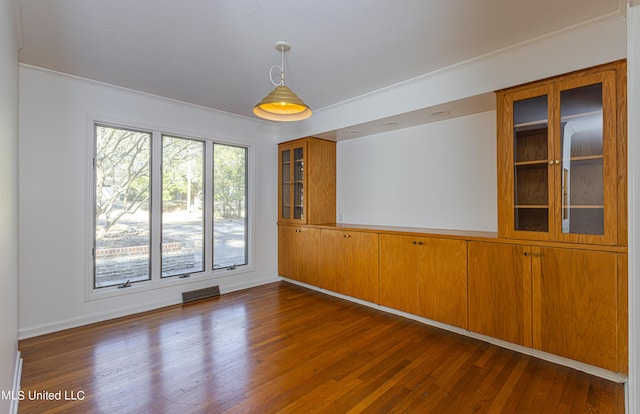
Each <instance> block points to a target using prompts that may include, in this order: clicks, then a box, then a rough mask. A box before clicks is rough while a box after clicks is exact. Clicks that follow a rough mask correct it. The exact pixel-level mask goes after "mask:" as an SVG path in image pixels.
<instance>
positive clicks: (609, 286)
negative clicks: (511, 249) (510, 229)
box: [533, 247, 619, 371]
mask: <svg viewBox="0 0 640 414" xmlns="http://www.w3.org/2000/svg"><path fill="white" fill-rule="evenodd" d="M539 250H540V254H539V256H536V257H534V262H533V332H534V335H533V346H534V348H537V349H540V350H542V351H545V352H550V353H552V354H556V355H561V356H564V357H567V358H571V359H574V360H577V361H582V362H585V363H587V364H591V365H595V366H598V367H602V368H606V369H609V370H612V371H619V364H618V339H619V337H618V324H617V321H618V289H617V275H618V271H617V263H618V258H617V255H616V253H611V252H600V251H588V250H578V249H564V248H550V247H543V248H539Z"/></svg>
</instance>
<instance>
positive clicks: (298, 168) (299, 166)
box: [293, 148, 304, 219]
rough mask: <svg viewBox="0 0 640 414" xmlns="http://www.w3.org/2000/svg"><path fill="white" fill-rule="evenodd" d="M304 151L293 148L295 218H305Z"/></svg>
mask: <svg viewBox="0 0 640 414" xmlns="http://www.w3.org/2000/svg"><path fill="white" fill-rule="evenodd" d="M303 203H304V152H303V149H302V148H295V149H294V150H293V218H294V219H304V208H303Z"/></svg>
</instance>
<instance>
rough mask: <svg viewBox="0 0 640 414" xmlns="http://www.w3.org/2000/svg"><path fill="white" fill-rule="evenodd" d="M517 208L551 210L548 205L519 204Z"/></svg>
mask: <svg viewBox="0 0 640 414" xmlns="http://www.w3.org/2000/svg"><path fill="white" fill-rule="evenodd" d="M516 208H529V209H531V208H536V209H547V208H549V206H548V205H546V204H517V205H516Z"/></svg>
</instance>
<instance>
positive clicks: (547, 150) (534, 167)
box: [499, 87, 555, 240]
mask: <svg viewBox="0 0 640 414" xmlns="http://www.w3.org/2000/svg"><path fill="white" fill-rule="evenodd" d="M552 103H553V100H552V88H551V87H539V88H534V89H527V90H524V91H520V92H515V93H512V94H509V95H506V96H505V104H504V108H506V111H505V114H504V116H505V117H506V119H507V120H508V122H506V125H508V126H507V127H506V130H504V131H503V133H504V135H505V137H504V138H505V139H504V140H503V141H502V144H504V147H503V148H501V152H502V153H503V156H506V157H508V159H507V160H504V161H503V165H508V167H507V169H506V170H505V171H499V174H500V175H501V176H500V177H499V179H504V180H506V184H505V185H504V187H505V188H507V191H506V192H505V194H501V195H500V197H501V205H502V206H506V207H504V208H501V215H503V217H502V218H501V220H500V222H501V223H505V226H506V228H507V237H514V238H526V239H532V240H544V239H548V238H550V237H551V235H552V234H553V231H554V219H553V217H554V212H553V199H554V193H553V190H552V189H553V179H554V176H553V172H552V168H551V165H550V164H549V161H550V160H551V159H552V158H553V157H552V155H551V154H552V153H553V135H554V132H555V131H554V125H553V122H549V119H550V118H551V115H552Z"/></svg>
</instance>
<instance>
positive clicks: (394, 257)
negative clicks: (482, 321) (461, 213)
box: [380, 234, 468, 329]
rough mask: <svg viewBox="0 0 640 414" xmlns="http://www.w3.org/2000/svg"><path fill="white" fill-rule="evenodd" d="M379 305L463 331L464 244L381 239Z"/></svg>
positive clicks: (419, 239) (398, 237) (451, 241)
mask: <svg viewBox="0 0 640 414" xmlns="http://www.w3.org/2000/svg"><path fill="white" fill-rule="evenodd" d="M380 304H381V305H384V306H388V307H390V308H394V309H398V310H401V311H404V312H409V313H413V314H416V315H419V316H424V317H426V318H429V319H432V320H435V321H439V322H443V323H446V324H449V325H454V326H459V327H462V328H465V329H466V328H467V325H468V320H467V246H466V242H465V241H463V240H452V239H440V238H431V237H413V236H397V235H387V234H383V235H380Z"/></svg>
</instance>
